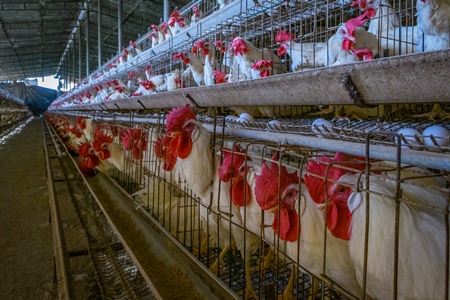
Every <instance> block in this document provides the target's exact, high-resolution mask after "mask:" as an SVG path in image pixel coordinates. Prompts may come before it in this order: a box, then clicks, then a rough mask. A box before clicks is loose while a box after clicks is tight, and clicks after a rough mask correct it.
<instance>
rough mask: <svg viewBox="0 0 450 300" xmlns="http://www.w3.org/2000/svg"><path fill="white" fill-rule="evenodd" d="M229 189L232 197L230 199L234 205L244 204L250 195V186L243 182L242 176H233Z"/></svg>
mask: <svg viewBox="0 0 450 300" xmlns="http://www.w3.org/2000/svg"><path fill="white" fill-rule="evenodd" d="M230 189H231V197H232V198H231V199H232V200H233V204H234V205H236V206H244V205H246V201H247V203H248V201H249V199H250V197H251V194H250V186H249V185H248V184H245V183H244V178H242V177H238V178H236V179H234V178H233V184H232V185H231V187H230Z"/></svg>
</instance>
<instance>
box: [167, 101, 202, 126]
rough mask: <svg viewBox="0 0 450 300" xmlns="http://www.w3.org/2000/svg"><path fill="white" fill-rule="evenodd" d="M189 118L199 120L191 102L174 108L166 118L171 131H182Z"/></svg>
mask: <svg viewBox="0 0 450 300" xmlns="http://www.w3.org/2000/svg"><path fill="white" fill-rule="evenodd" d="M188 120H197V117H196V116H195V114H194V112H193V111H192V110H191V109H190V108H189V104H186V105H185V106H178V107H175V108H173V109H172V110H171V111H170V112H169V114H167V118H166V127H167V130H169V131H170V132H177V131H180V130H181V129H182V128H183V126H184V124H185V123H186V122H187V121H188Z"/></svg>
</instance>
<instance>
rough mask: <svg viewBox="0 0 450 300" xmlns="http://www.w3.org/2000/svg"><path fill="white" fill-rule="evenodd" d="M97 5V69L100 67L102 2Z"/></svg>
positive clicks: (98, 0) (99, 0)
mask: <svg viewBox="0 0 450 300" xmlns="http://www.w3.org/2000/svg"><path fill="white" fill-rule="evenodd" d="M97 4H98V68H99V69H100V68H101V66H102V0H97Z"/></svg>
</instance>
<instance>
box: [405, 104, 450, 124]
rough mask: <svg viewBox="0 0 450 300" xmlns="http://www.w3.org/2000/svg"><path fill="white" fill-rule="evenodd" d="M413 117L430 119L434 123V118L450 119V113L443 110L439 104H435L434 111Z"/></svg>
mask: <svg viewBox="0 0 450 300" xmlns="http://www.w3.org/2000/svg"><path fill="white" fill-rule="evenodd" d="M413 117H416V118H428V119H430V120H432V121H434V118H436V117H440V118H441V119H442V120H443V119H448V118H450V113H448V112H446V111H445V110H443V109H442V108H441V105H440V104H439V103H434V105H433V109H432V110H431V111H430V112H429V113H424V114H419V115H413Z"/></svg>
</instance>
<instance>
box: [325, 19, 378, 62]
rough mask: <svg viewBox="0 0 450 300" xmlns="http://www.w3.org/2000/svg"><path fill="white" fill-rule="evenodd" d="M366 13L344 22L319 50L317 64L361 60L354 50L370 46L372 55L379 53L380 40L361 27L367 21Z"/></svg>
mask: <svg viewBox="0 0 450 300" xmlns="http://www.w3.org/2000/svg"><path fill="white" fill-rule="evenodd" d="M365 17H366V15H365V14H363V15H361V16H359V17H357V18H353V19H350V20H348V21H347V22H346V23H344V24H342V25H341V26H340V27H339V28H338V30H337V32H336V34H335V35H333V36H332V37H331V38H330V39H329V40H328V41H327V42H326V43H325V45H324V47H323V48H322V49H321V50H320V51H318V52H317V64H318V65H319V66H331V65H341V64H348V63H354V62H358V61H360V58H359V57H358V56H357V55H355V54H354V53H353V51H352V50H362V49H365V48H368V49H369V50H370V51H371V52H372V57H376V55H377V54H378V40H377V38H376V36H375V35H374V34H372V33H368V32H367V31H365V30H364V28H362V27H360V26H362V25H363V24H364V23H365V22H366V19H365Z"/></svg>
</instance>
